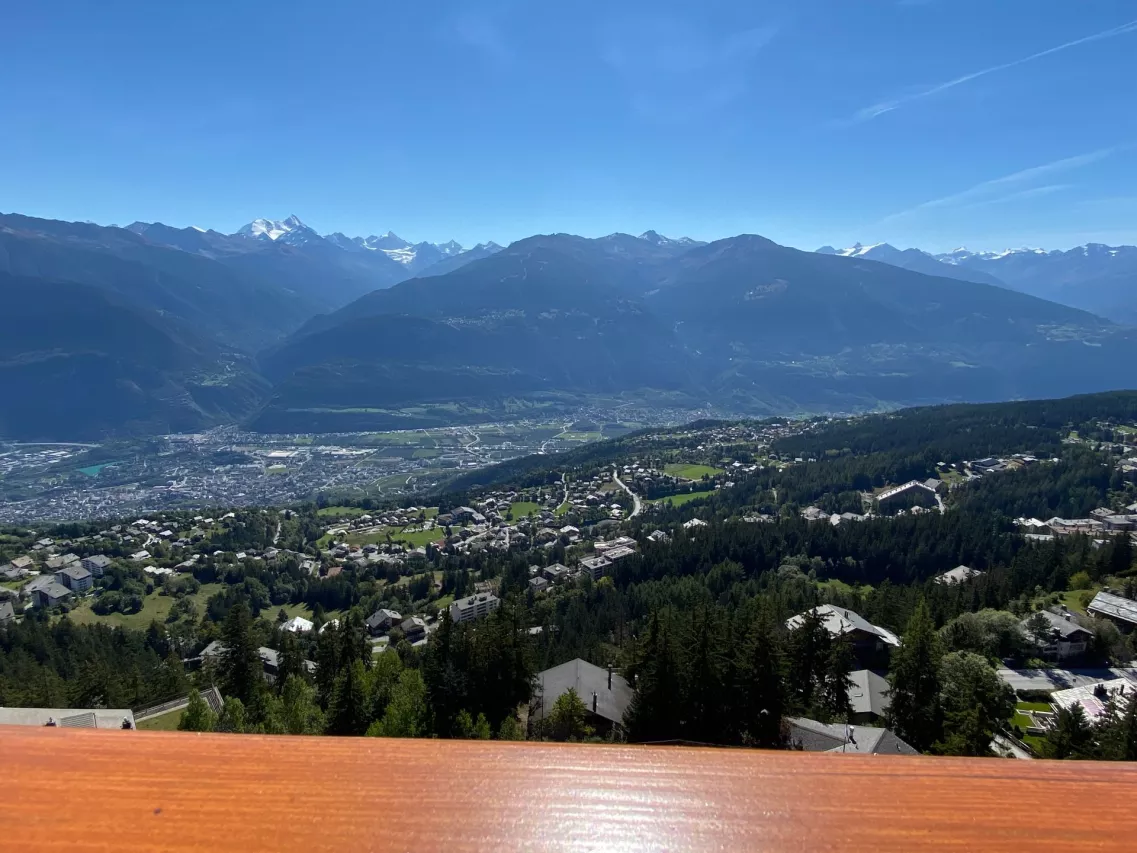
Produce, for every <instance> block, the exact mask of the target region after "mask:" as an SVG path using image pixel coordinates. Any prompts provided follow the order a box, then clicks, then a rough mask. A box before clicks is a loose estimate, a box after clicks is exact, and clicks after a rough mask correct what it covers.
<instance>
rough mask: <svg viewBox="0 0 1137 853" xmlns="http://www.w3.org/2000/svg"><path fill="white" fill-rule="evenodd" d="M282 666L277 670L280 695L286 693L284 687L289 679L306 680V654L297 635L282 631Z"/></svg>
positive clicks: (277, 687)
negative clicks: (301, 648)
mask: <svg viewBox="0 0 1137 853" xmlns="http://www.w3.org/2000/svg"><path fill="white" fill-rule="evenodd" d="M279 660H280V664H279V666H278V667H277V669H276V689H277V692H278V693H283V692H284V685H285V684H286V683H287V682H288V679H289V678H293V677H296V678H301V679H302V678H304V676H305V670H304V653H303V652H302V651H301V650H300V643H299V641H297V639H296V635H295V634H293V633H291V632H290V631H282V632H281V637H280V658H279Z"/></svg>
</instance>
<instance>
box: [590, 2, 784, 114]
mask: <svg viewBox="0 0 1137 853" xmlns="http://www.w3.org/2000/svg"><path fill="white" fill-rule="evenodd" d="M777 32H778V30H777V28H776V27H772V26H771V27H752V28H750V29H746V30H741V31H739V32H735V33H731V34H730V35H727V36H725V37H720V38H714V37H711V36H708V35H706V34H705V33H702V32H700V31H699V29H698V28H697V27H694V26H692V25H691V24H690V23H689V22H684V21H679V20H675V19H670V18H657V19H654V20H644V19H643V18H637V19H635V20H629V21H625V22H623V23H621V24H614V25H611V26H609V27H608V29H607V30H606V31H605V32H604V33H603V35H602V41H601V56H602V58H603V60H604V62H605V63H606V64H607V65H608V66H609V67H610V68H612V69H613V70H614V71H615V72H616V73H617V74H619V76H620V77H621V78H622V80H623V82H624V85H625V86H626V87H627V89H628V93H629V96H630V98H631V101H632V105H633V108H634V109H635V110H636V112H637V113H639V114H640V115H643V116H646V117H648V118H652V119H655V120H662V121H666V122H672V121H682V120H685V119H689V118H694V117H698V116H699V115H702V114H704V113H706V112H708V111H712V110H715V109H718V108H722V107H725V106H727V105H728V104H730V103H732V102H733V101H735V100H737V99H738V98H739V97H741V96H742V95H743V94H745V92H746V89H747V86H748V82H749V81H748V71H749V69H750V66H751V64H752V63H753V61H754V59H755V58H756V57H757V56H758V54H759V53H761V51H762V50H763V49H764V48H765V47H766V45H768V44H769V43H770V41H771V40H773V39H774V38H775V36H776V35H777Z"/></svg>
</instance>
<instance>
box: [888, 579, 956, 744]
mask: <svg viewBox="0 0 1137 853" xmlns="http://www.w3.org/2000/svg"><path fill="white" fill-rule="evenodd" d="M942 656H943V653H942V650H941V646H940V639H939V635H938V634H937V633H936V629H935V626H934V625H933V624H932V617H931V615H930V614H929V613H928V606H927V604H926V603H925V602H924V601H923V600H921V601H920V603H919V604H918V605H917V606H916V610H915V612H913V614H912V617H911V618H910V619H909V620H908V626H907V628H906V630H905V631H904V636H903V639H902V640H901V644H900V648H899V649H896V650H895V651H894V652H893V653H892V672H891V675H890V680H891V682H892V689H891V691H890V694H889V695H890V697H891V706H890V707H889V709H888V725H889V728H891V729H893V730H894V731H895V732H896V734H897V735H899V736H900V737H901V738H902V739H904V740H905V741H907V742H908V743H909V744H911V745H912V746H913V747H914V748H916V749H918V750H920V751H921V752H927V751H928V750H929V749H931V748H932V745H933V744H935V743H936V742H937V741H939V740H940V739H941V738H942V737H943V713H942V711H941V708H940V673H939V669H940V659H941V657H942Z"/></svg>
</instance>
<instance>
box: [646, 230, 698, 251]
mask: <svg viewBox="0 0 1137 853" xmlns="http://www.w3.org/2000/svg"><path fill="white" fill-rule="evenodd" d="M640 239H641V240H647V242H649V243H651V244H652V245H655V246H686V247H688V248H691V249H694V248H695V247H696V246H705V245H707V244H706V243H703V242H702V241H700V240H692V239H691V238H690V237H664V236H663V235H662V234H660V233H659V232H658V231H645V232H644V233H643V234H641V235H640Z"/></svg>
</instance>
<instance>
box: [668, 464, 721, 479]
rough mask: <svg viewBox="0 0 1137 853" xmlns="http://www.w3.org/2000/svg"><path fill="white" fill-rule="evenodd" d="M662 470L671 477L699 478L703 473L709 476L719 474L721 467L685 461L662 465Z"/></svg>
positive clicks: (701, 477)
mask: <svg viewBox="0 0 1137 853" xmlns="http://www.w3.org/2000/svg"><path fill="white" fill-rule="evenodd" d="M663 472H664V473H665V474H670V475H671V476H672V477H681V478H682V479H684V480H701V479H703V475H707V476H710V477H713V476H715V475H716V474H721V473H722V469H721V468H712V467H711V466H710V465H695V464H692V463H687V462H672V463H670V464H668V465H664V466H663Z"/></svg>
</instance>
